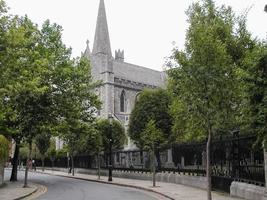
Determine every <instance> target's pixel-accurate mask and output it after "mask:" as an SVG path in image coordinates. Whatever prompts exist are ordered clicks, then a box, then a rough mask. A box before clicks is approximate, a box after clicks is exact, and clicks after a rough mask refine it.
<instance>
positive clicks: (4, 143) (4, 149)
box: [0, 135, 9, 165]
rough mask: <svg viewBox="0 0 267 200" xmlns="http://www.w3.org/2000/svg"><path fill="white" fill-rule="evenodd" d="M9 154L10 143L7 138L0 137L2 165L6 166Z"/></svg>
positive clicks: (0, 160)
mask: <svg viewBox="0 0 267 200" xmlns="http://www.w3.org/2000/svg"><path fill="white" fill-rule="evenodd" d="M8 153H9V141H8V140H7V139H6V137H5V136H3V135H0V165H4V163H5V161H6V160H7V158H8Z"/></svg>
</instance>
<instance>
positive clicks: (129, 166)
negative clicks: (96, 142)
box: [36, 133, 265, 192]
mask: <svg viewBox="0 0 267 200" xmlns="http://www.w3.org/2000/svg"><path fill="white" fill-rule="evenodd" d="M255 141H256V137H255V136H253V135H252V136H251V135H239V134H238V133H235V134H234V135H228V136H223V135H221V136H219V137H217V138H215V139H214V140H213V141H212V147H211V165H212V186H213V189H215V190H223V191H227V192H229V189H230V185H231V182H232V181H234V180H237V181H243V182H248V183H252V184H256V185H262V186H263V185H264V184H265V179H264V158H263V149H262V148H261V145H255ZM205 147H206V143H205V141H204V142H198V143H191V144H176V145H172V147H171V155H172V159H171V160H170V158H168V152H167V149H164V150H162V151H161V152H160V154H159V156H158V159H157V171H158V172H168V173H179V174H185V175H190V176H205V174H206V170H205V166H206V151H205ZM107 158H108V156H106V155H105V154H103V155H102V156H101V168H107V167H108V165H107V163H108V160H107ZM96 161H97V159H96V157H95V156H92V155H80V156H75V157H74V163H75V167H76V168H85V169H94V168H96V167H97V163H96ZM170 161H171V162H172V163H173V164H172V165H169V164H170V163H169V162H170ZM159 163H160V164H159ZM36 164H37V165H39V166H41V161H40V160H37V162H36ZM69 165H70V160H69V158H67V157H62V158H55V159H48V158H46V159H45V166H47V167H63V168H67V167H69ZM113 165H114V166H113V167H114V170H117V171H128V172H138V173H140V172H141V173H142V172H143V173H146V172H148V171H150V166H151V159H150V155H149V153H148V152H145V151H139V150H137V151H117V152H114V153H113Z"/></svg>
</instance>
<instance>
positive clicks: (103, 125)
mask: <svg viewBox="0 0 267 200" xmlns="http://www.w3.org/2000/svg"><path fill="white" fill-rule="evenodd" d="M97 130H98V131H99V133H100V134H101V136H102V144H103V149H104V151H105V152H107V151H108V149H109V144H110V140H112V149H113V150H116V149H121V148H123V145H124V144H125V141H126V135H125V130H124V127H123V126H122V125H121V123H120V122H119V121H116V120H112V122H111V124H110V122H109V120H108V119H100V120H98V121H97ZM110 130H111V133H112V135H110Z"/></svg>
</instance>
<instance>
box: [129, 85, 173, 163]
mask: <svg viewBox="0 0 267 200" xmlns="http://www.w3.org/2000/svg"><path fill="white" fill-rule="evenodd" d="M170 104H171V99H170V96H169V94H168V92H167V91H166V90H164V89H160V88H159V89H154V90H151V89H146V90H144V91H143V92H141V93H140V94H139V95H138V98H137V101H136V103H135V106H134V109H133V111H132V113H131V117H130V123H129V135H130V138H131V139H132V140H133V141H134V142H135V144H136V145H137V146H138V147H139V148H141V149H142V148H143V147H144V143H143V142H144V141H143V140H142V138H141V133H142V132H143V131H144V130H145V128H146V126H147V124H148V122H149V121H150V120H154V121H155V122H156V127H157V128H158V129H159V130H160V131H161V132H162V133H163V136H164V139H165V142H166V143H168V142H171V141H172V134H171V127H172V117H171V115H170V113H169V106H170ZM156 157H157V161H158V164H159V167H160V166H161V162H160V156H159V149H158V151H157V156H156Z"/></svg>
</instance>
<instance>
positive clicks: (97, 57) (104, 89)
mask: <svg viewBox="0 0 267 200" xmlns="http://www.w3.org/2000/svg"><path fill="white" fill-rule="evenodd" d="M90 59H91V62H92V74H93V76H94V77H96V79H97V80H102V86H101V87H100V89H99V95H100V99H101V101H102V109H101V111H100V116H101V117H103V118H107V117H108V114H109V113H111V114H113V113H114V103H113V102H114V72H113V57H112V53H111V46H110V39H109V31H108V23H107V16H106V9H105V3H104V0H100V3H99V9H98V16H97V23H96V29H95V38H94V45H93V50H92V53H91V56H90ZM94 73H95V74H94Z"/></svg>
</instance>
